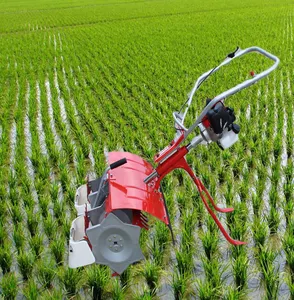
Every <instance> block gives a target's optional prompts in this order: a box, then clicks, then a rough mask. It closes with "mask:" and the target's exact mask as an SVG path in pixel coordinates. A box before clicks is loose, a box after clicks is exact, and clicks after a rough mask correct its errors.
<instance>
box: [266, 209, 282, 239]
mask: <svg viewBox="0 0 294 300" xmlns="http://www.w3.org/2000/svg"><path fill="white" fill-rule="evenodd" d="M267 221H268V226H269V229H270V234H275V233H277V230H278V226H279V222H280V217H279V212H278V211H277V210H276V209H275V208H274V207H271V209H270V214H269V216H268V217H267Z"/></svg>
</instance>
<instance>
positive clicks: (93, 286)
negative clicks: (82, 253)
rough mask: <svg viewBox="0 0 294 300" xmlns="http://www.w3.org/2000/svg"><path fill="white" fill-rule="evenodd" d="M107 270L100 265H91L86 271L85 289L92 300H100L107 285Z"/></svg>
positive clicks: (108, 275)
mask: <svg viewBox="0 0 294 300" xmlns="http://www.w3.org/2000/svg"><path fill="white" fill-rule="evenodd" d="M109 278H110V274H109V269H108V268H107V267H105V266H101V265H92V266H91V267H89V268H87V269H86V287H88V288H89V289H90V291H91V293H92V297H93V300H101V299H102V296H103V294H104V292H105V288H106V286H107V285H108V284H109Z"/></svg>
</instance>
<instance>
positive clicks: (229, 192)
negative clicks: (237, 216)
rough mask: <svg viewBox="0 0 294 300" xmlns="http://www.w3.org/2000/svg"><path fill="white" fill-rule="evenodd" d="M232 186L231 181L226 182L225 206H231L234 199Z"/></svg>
mask: <svg viewBox="0 0 294 300" xmlns="http://www.w3.org/2000/svg"><path fill="white" fill-rule="evenodd" d="M234 197H235V196H234V188H233V184H232V182H231V181H229V182H228V184H227V189H226V192H225V199H226V205H227V206H231V205H232V204H233V201H234Z"/></svg>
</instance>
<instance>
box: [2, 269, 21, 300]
mask: <svg viewBox="0 0 294 300" xmlns="http://www.w3.org/2000/svg"><path fill="white" fill-rule="evenodd" d="M1 288H2V293H1V294H2V295H3V299H7V300H14V299H16V296H17V294H18V289H19V287H18V280H17V276H16V274H15V273H7V274H4V275H3V277H2V280H1Z"/></svg>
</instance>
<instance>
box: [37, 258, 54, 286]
mask: <svg viewBox="0 0 294 300" xmlns="http://www.w3.org/2000/svg"><path fill="white" fill-rule="evenodd" d="M36 269H37V275H36V276H37V279H38V281H39V283H40V284H41V286H42V287H44V288H46V289H51V288H53V280H54V278H55V276H56V272H55V264H54V263H53V261H52V260H50V259H46V260H42V261H39V262H38V264H37V268H36Z"/></svg>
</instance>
